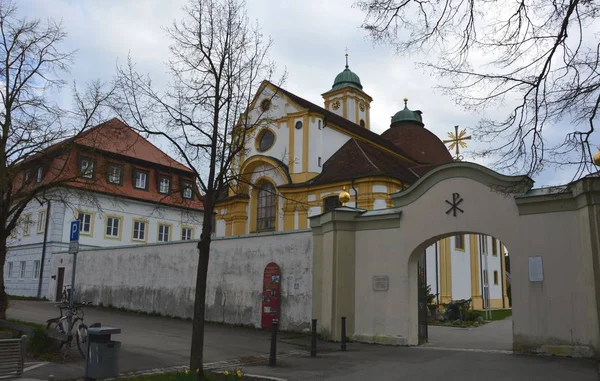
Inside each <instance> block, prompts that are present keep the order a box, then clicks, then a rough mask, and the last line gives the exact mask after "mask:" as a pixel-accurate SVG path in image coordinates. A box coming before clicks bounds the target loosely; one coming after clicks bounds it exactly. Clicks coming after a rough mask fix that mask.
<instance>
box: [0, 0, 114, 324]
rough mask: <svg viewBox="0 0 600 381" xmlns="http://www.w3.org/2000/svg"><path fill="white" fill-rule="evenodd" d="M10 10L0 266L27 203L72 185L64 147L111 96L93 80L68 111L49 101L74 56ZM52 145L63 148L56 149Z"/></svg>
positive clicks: (0, 32) (0, 168) (2, 109)
mask: <svg viewBox="0 0 600 381" xmlns="http://www.w3.org/2000/svg"><path fill="white" fill-rule="evenodd" d="M17 13H18V12H17V7H16V5H15V3H14V2H12V1H9V0H0V80H1V82H0V97H1V101H2V104H1V105H0V129H1V130H0V134H1V135H0V186H1V192H2V194H1V197H0V269H3V268H4V264H5V262H6V255H7V253H6V252H7V240H8V239H9V237H10V235H11V233H12V232H13V231H15V229H16V228H17V226H18V224H19V222H20V218H21V214H22V212H23V211H24V210H25V208H26V207H27V205H28V204H29V203H30V202H31V201H35V200H38V201H39V202H40V203H43V202H46V201H47V200H49V199H50V198H51V197H61V198H62V197H68V196H67V195H66V194H65V193H64V192H63V193H61V192H56V191H52V189H53V188H56V187H57V186H61V185H67V184H69V185H74V184H73V182H74V181H76V174H73V173H70V172H68V171H66V170H65V169H66V168H67V164H68V163H69V162H70V158H69V150H68V146H69V145H70V143H71V142H72V141H73V139H72V138H73V137H75V136H77V135H78V134H79V133H80V132H81V131H83V129H84V128H85V127H86V126H89V125H90V124H91V123H94V122H95V121H97V120H98V118H99V117H100V114H101V112H100V111H101V110H102V109H103V107H104V106H105V105H107V104H108V102H107V100H108V98H109V97H110V93H111V91H108V92H104V91H103V85H102V84H100V83H93V84H91V85H89V86H88V88H86V89H85V90H84V91H83V92H79V91H77V90H76V86H75V85H73V94H74V103H75V107H74V108H73V110H71V111H67V110H65V109H63V108H61V107H60V106H59V105H58V104H56V103H55V102H53V101H52V100H51V99H52V98H55V97H56V95H57V94H58V92H59V90H60V89H61V88H62V87H63V86H64V85H65V82H64V81H63V80H61V79H60V77H59V74H60V73H65V72H67V71H68V70H69V67H70V65H71V64H72V62H73V58H74V53H73V52H63V51H61V50H60V49H59V45H60V44H61V43H62V42H63V40H64V39H65V37H66V33H65V31H64V30H63V28H62V26H61V25H60V24H57V23H55V22H54V21H52V20H49V21H47V22H46V23H42V22H41V21H39V20H25V19H21V18H19V16H18V14H17ZM69 138H71V139H69ZM59 141H62V142H63V144H62V145H56V143H57V142H59ZM51 146H54V147H52V148H49V147H51ZM7 307H8V298H7V294H6V290H5V285H4V276H2V277H0V319H5V318H6V309H7Z"/></svg>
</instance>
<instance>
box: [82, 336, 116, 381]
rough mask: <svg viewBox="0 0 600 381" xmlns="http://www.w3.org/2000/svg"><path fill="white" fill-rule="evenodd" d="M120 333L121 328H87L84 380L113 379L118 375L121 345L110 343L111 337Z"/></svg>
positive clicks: (114, 342)
mask: <svg viewBox="0 0 600 381" xmlns="http://www.w3.org/2000/svg"><path fill="white" fill-rule="evenodd" d="M117 333H121V328H112V327H97V328H88V351H87V356H86V358H85V361H86V363H85V379H86V380H94V379H99V378H115V377H117V376H118V375H119V352H120V350H121V343H120V342H118V341H112V340H111V339H110V336H111V335H114V334H117Z"/></svg>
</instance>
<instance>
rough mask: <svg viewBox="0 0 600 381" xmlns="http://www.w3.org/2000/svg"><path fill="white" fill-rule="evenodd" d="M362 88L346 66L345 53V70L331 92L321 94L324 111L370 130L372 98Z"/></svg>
mask: <svg viewBox="0 0 600 381" xmlns="http://www.w3.org/2000/svg"><path fill="white" fill-rule="evenodd" d="M362 88H363V87H362V84H361V83H360V78H359V77H358V75H356V74H355V73H354V72H352V70H350V68H349V66H348V53H347V52H346V68H345V69H344V71H342V72H341V73H340V74H338V75H337V76H336V77H335V80H334V81H333V86H332V87H331V90H329V91H327V92H326V93H323V94H322V96H323V99H324V101H325V109H327V110H328V111H331V112H333V113H335V114H337V115H339V116H341V117H344V118H346V119H348V120H350V121H352V122H354V123H356V124H358V125H360V126H361V127H364V128H366V129H368V130H370V129H371V118H370V109H371V102H372V101H373V98H371V97H370V96H369V95H367V93H365V92H364V91H363V90H362Z"/></svg>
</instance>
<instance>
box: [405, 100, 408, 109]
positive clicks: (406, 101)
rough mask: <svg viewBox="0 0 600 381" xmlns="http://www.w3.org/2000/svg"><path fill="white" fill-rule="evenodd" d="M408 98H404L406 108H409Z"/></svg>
mask: <svg viewBox="0 0 600 381" xmlns="http://www.w3.org/2000/svg"><path fill="white" fill-rule="evenodd" d="M407 103H408V98H404V107H407Z"/></svg>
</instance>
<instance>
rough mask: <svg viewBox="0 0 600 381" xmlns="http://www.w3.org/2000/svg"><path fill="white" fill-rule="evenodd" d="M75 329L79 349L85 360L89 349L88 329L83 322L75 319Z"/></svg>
mask: <svg viewBox="0 0 600 381" xmlns="http://www.w3.org/2000/svg"><path fill="white" fill-rule="evenodd" d="M73 327H74V328H75V340H76V341H77V349H78V350H79V354H80V355H81V357H83V358H85V356H86V355H87V347H88V327H87V325H85V324H83V320H81V319H75V321H74V322H73Z"/></svg>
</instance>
